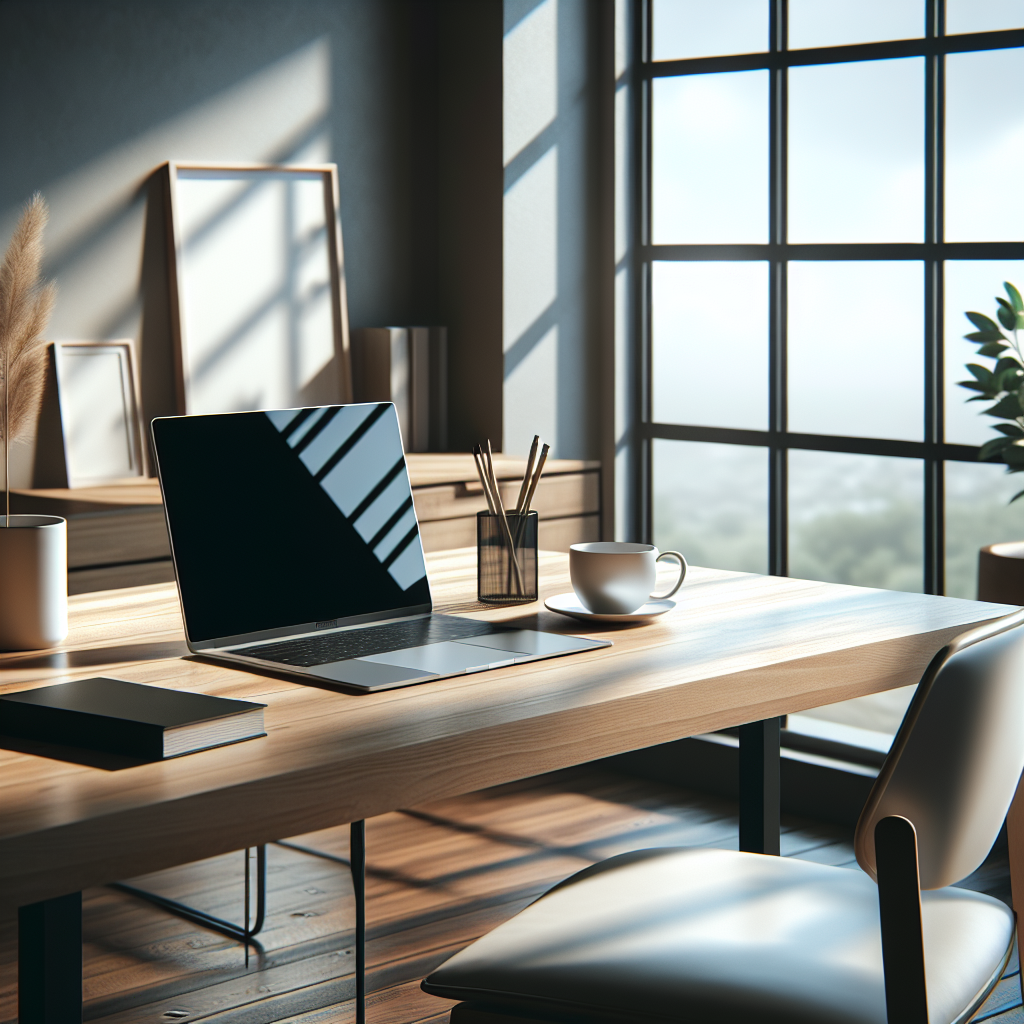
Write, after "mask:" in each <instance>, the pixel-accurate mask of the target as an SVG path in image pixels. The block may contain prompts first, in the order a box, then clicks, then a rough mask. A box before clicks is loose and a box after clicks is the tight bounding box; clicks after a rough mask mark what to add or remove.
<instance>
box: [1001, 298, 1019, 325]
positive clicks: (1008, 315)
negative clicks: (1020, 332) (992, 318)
mask: <svg viewBox="0 0 1024 1024" xmlns="http://www.w3.org/2000/svg"><path fill="white" fill-rule="evenodd" d="M996 316H997V317H999V322H1000V323H1001V324H1002V325H1003V326H1004V327H1005V328H1006V329H1007V330H1008V331H1012V330H1013V329H1014V328H1015V327H1016V326H1017V311H1016V310H1015V309H1014V308H1013V306H1011V305H1010V304H1009V303H1008V302H1007V301H1006V299H1000V300H999V309H998V310H997V311H996Z"/></svg>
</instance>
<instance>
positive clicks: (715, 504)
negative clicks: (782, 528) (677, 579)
mask: <svg viewBox="0 0 1024 1024" xmlns="http://www.w3.org/2000/svg"><path fill="white" fill-rule="evenodd" d="M653 475H654V481H653V482H654V543H655V544H657V545H658V547H659V548H661V549H662V550H663V551H664V550H666V549H668V548H674V549H675V550H676V551H681V552H682V553H683V554H684V555H685V556H686V558H687V559H688V560H689V561H691V562H693V564H694V565H705V566H709V567H711V568H713V569H735V570H737V571H739V572H760V573H764V572H767V571H768V451H767V449H765V448H748V447H745V446H743V445H732V444H702V443H698V442H695V441H664V440H661V439H657V440H655V441H654V474H653Z"/></svg>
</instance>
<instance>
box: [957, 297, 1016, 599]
mask: <svg viewBox="0 0 1024 1024" xmlns="http://www.w3.org/2000/svg"><path fill="white" fill-rule="evenodd" d="M1003 288H1004V289H1005V290H1006V295H1007V297H1006V298H1005V299H1004V298H1003V297H1002V296H997V297H996V303H997V309H996V319H997V320H998V323H997V322H996V320H992V319H991V318H990V317H987V316H985V315H984V314H983V313H973V312H972V313H967V314H966V316H967V319H968V320H970V321H971V323H972V324H973V325H974V327H975V328H976V330H974V331H972V332H971V333H970V334H966V335H964V337H965V338H966V339H967V340H968V341H971V342H974V343H975V344H976V345H977V346H978V355H979V356H982V357H984V358H987V359H994V360H995V365H994V366H992V367H988V366H983V365H982V364H980V363H968V364H967V369H968V370H969V371H970V373H971V376H972V378H973V379H972V380H964V381H960V382H959V383H960V386H961V387H963V388H967V389H968V390H970V391H974V392H976V394H975V395H974V396H973V397H971V398H969V399H968V401H969V402H994V403H995V404H994V405H992V406H990V407H989V408H988V409H986V410H985V415H986V416H992V417H994V418H995V419H997V420H1002V421H1003V422H1001V423H995V424H993V426H994V428H995V429H996V430H997V431H999V436H998V437H994V438H992V440H991V441H988V442H987V443H986V444H984V445H983V446H982V448H981V451H980V452H979V453H978V458H979V459H984V460H990V461H992V460H996V459H998V460H1000V461H1002V462H1005V463H1006V471H1007V472H1008V473H1020V472H1024V355H1022V353H1021V347H1020V342H1021V338H1020V335H1019V333H1018V332H1020V331H1024V300H1022V299H1021V294H1020V291H1019V290H1018V289H1017V288H1016V287H1015V286H1014V285H1012V284H1010V283H1009V281H1005V282H1003ZM1022 496H1024V490H1021V491H1018V492H1017V493H1016V494H1015V495H1014V496H1013V497H1012V498H1011V499H1010V501H1011V502H1014V501H1016V500H1017V499H1018V498H1020V497H1022ZM978 599H979V600H981V601H998V602H1004V603H1007V604H1024V542H1017V541H1011V542H1008V543H1003V544H990V545H989V546H988V547H985V548H982V549H981V553H980V555H979V560H978Z"/></svg>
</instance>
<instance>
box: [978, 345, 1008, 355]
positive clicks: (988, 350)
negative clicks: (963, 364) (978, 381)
mask: <svg viewBox="0 0 1024 1024" xmlns="http://www.w3.org/2000/svg"><path fill="white" fill-rule="evenodd" d="M1009 347H1010V346H1009V345H1003V344H1002V343H1001V342H998V341H986V342H985V344H984V345H982V346H981V347H980V348H979V349H978V355H979V356H988V357H989V358H992V359H994V358H995V357H996V356H997V355H999V353H1000V352H1005V351H1006V350H1007V349H1008V348H1009Z"/></svg>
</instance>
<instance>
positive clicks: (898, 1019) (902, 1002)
mask: <svg viewBox="0 0 1024 1024" xmlns="http://www.w3.org/2000/svg"><path fill="white" fill-rule="evenodd" d="M875 870H876V873H877V875H878V909H879V915H880V917H881V923H882V966H883V970H884V972H885V1010H886V1017H887V1018H888V1021H889V1024H928V990H927V987H926V985H925V967H924V932H923V930H922V927H921V878H920V873H919V869H918V860H917V832H916V831H915V829H914V825H913V822H911V821H910V820H909V819H907V818H903V817H900V816H898V815H895V814H892V815H889V816H888V817H886V818H882V820H881V821H879V822H878V824H877V825H876V826H875Z"/></svg>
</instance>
